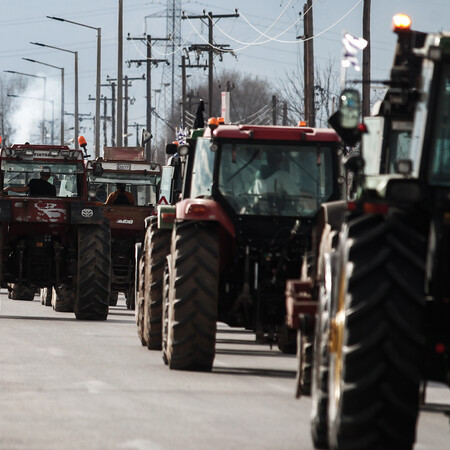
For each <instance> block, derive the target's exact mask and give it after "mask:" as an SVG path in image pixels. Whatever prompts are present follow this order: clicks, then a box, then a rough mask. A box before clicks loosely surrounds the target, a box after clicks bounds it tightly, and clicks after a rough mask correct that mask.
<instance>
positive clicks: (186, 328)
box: [163, 221, 219, 371]
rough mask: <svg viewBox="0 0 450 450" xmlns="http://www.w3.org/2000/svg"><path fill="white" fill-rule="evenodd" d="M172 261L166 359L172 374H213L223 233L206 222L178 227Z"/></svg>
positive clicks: (167, 311)
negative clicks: (201, 372) (220, 239)
mask: <svg viewBox="0 0 450 450" xmlns="http://www.w3.org/2000/svg"><path fill="white" fill-rule="evenodd" d="M170 259H171V261H170V264H171V267H170V270H169V280H168V288H169V289H168V297H167V298H166V305H165V307H166V311H165V315H164V317H165V326H164V334H165V336H164V346H165V348H164V354H163V356H164V358H165V361H166V362H167V364H168V365H169V368H170V369H175V370H197V371H210V370H211V369H212V366H213V361H214V356H215V342H216V327H217V307H218V289H219V239H218V232H217V228H216V227H215V226H214V225H211V224H208V223H206V224H205V223H202V222H190V221H188V222H184V223H181V224H177V225H176V227H175V228H174V230H173V233H172V243H171V252H170Z"/></svg>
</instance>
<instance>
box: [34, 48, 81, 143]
mask: <svg viewBox="0 0 450 450" xmlns="http://www.w3.org/2000/svg"><path fill="white" fill-rule="evenodd" d="M30 44H33V45H38V46H39V47H46V48H52V49H54V50H59V51H61V52H67V53H72V54H73V55H74V58H75V136H74V145H75V148H76V149H78V148H79V144H78V134H79V126H80V124H79V123H78V52H77V51H75V50H68V49H65V48H61V47H55V46H53V45H47V44H42V43H41V42H30Z"/></svg>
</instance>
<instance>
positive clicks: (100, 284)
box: [74, 220, 111, 320]
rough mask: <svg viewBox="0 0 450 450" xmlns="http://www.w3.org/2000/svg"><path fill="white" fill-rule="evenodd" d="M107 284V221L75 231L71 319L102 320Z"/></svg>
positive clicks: (109, 264) (106, 297) (108, 246)
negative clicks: (74, 317) (75, 283)
mask: <svg viewBox="0 0 450 450" xmlns="http://www.w3.org/2000/svg"><path fill="white" fill-rule="evenodd" d="M110 285H111V230H110V227H109V222H108V221H107V220H104V221H103V223H102V224H101V225H80V226H79V228H78V273H77V295H76V298H75V307H74V311H75V316H76V318H77V319H81V320H106V318H107V317H108V308H109V296H110Z"/></svg>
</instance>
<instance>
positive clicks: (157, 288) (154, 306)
mask: <svg viewBox="0 0 450 450" xmlns="http://www.w3.org/2000/svg"><path fill="white" fill-rule="evenodd" d="M171 233H172V231H171V230H168V229H159V228H158V223H157V217H152V218H151V219H150V226H149V227H148V228H147V232H146V238H147V241H146V244H147V245H146V248H145V250H144V252H145V255H144V280H145V281H144V286H145V290H144V338H145V341H146V343H147V347H148V348H149V350H161V345H162V307H163V284H164V267H165V264H166V257H167V255H168V254H169V252H170V238H171Z"/></svg>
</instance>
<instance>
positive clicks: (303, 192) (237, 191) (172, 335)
mask: <svg viewBox="0 0 450 450" xmlns="http://www.w3.org/2000/svg"><path fill="white" fill-rule="evenodd" d="M340 157H341V150H340V139H339V137H338V135H337V134H336V132H334V131H333V130H331V129H319V128H309V127H304V126H303V127H302V126H298V127H286V126H255V125H245V124H234V125H233V124H230V125H225V124H221V125H219V122H218V120H217V119H215V118H212V119H210V120H209V121H208V127H206V128H205V130H204V133H203V135H201V136H198V137H197V138H196V140H195V147H192V148H189V149H188V151H187V156H186V169H185V174H184V180H183V191H182V194H181V200H179V201H178V202H177V203H176V204H175V208H174V211H173V212H172V213H171V214H170V215H167V216H166V218H167V219H168V220H169V219H171V220H172V221H173V229H172V231H171V236H170V242H169V240H168V241H167V244H169V243H170V247H169V251H168V252H164V253H163V254H161V255H159V258H158V261H160V263H161V264H162V265H164V268H163V269H162V268H161V270H163V283H162V286H161V302H162V305H161V306H162V353H163V360H164V361H165V363H166V364H167V365H168V366H169V368H170V369H177V370H200V371H209V370H211V369H212V366H213V361H214V357H215V342H216V328H217V322H218V321H220V322H223V323H225V324H227V325H228V326H231V327H242V328H245V329H247V330H251V331H253V332H254V333H255V336H256V340H257V341H258V342H267V343H269V344H270V345H272V344H274V343H276V344H277V345H278V346H279V348H280V349H281V350H282V351H286V352H290V351H292V347H293V346H294V348H295V335H294V337H293V342H292V339H286V334H287V333H286V326H285V317H286V308H285V285H286V280H287V279H292V278H297V277H299V276H300V272H301V265H302V263H303V261H304V260H306V261H308V260H309V259H310V257H311V253H312V252H313V249H314V245H315V244H314V243H313V242H312V234H313V233H312V230H313V228H314V227H315V226H316V222H317V218H318V213H319V211H320V209H321V205H322V204H323V203H325V202H330V201H339V200H342V198H343V195H344V194H343V183H341V182H340V180H339V177H337V176H335V174H337V173H339V171H340ZM167 244H166V247H167ZM157 281H158V280H155V282H157ZM149 288H150V294H149V295H150V298H152V299H153V292H152V289H153V284H151V285H150V287H149Z"/></svg>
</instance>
